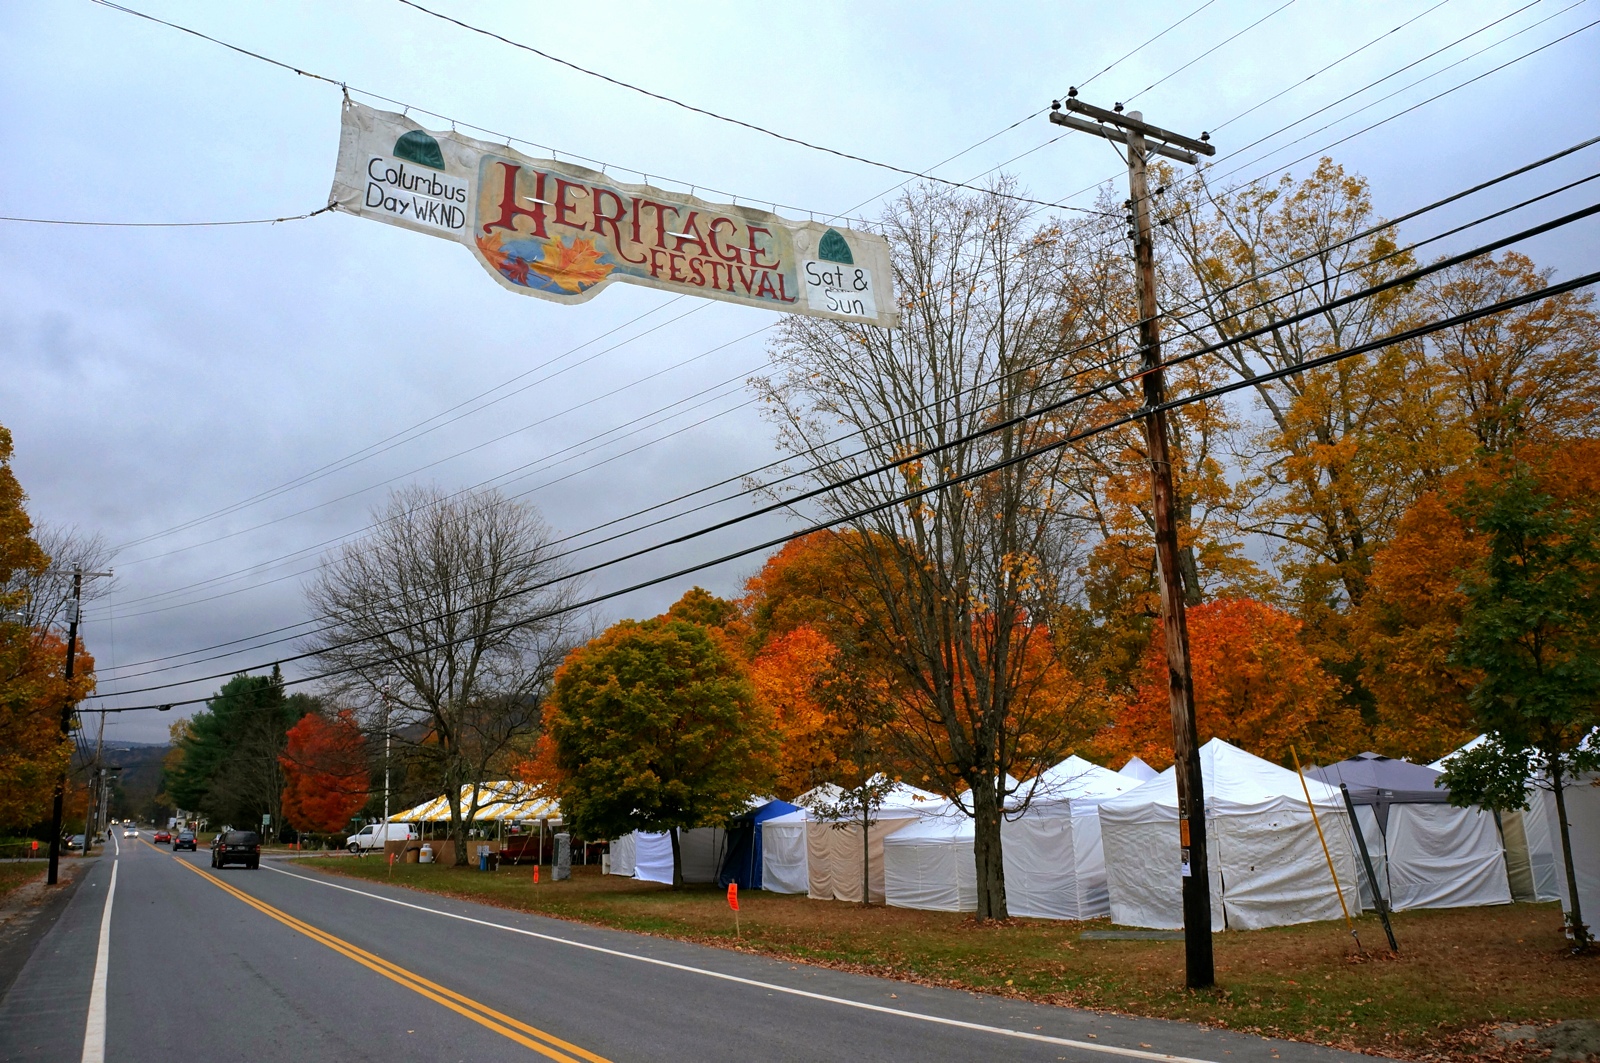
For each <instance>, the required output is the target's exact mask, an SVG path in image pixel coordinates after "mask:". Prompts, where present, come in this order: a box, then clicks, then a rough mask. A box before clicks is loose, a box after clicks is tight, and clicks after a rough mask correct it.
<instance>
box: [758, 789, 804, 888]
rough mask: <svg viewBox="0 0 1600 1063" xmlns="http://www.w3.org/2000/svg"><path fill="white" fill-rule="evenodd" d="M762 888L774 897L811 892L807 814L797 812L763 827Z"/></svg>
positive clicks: (799, 810)
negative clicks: (807, 861) (807, 859)
mask: <svg viewBox="0 0 1600 1063" xmlns="http://www.w3.org/2000/svg"><path fill="white" fill-rule="evenodd" d="M760 830H761V888H762V889H764V890H768V891H770V892H772V893H805V892H807V891H808V890H809V889H810V888H811V876H810V871H809V869H808V868H807V866H806V810H805V809H804V808H800V809H796V810H795V811H793V812H786V813H784V814H783V815H781V816H774V817H773V818H771V819H769V820H767V821H766V822H764V823H762V824H761V826H760Z"/></svg>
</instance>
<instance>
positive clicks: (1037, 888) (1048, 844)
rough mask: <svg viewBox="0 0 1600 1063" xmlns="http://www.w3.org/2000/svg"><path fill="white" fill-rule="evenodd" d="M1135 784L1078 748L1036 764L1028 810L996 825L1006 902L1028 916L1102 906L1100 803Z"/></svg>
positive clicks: (1090, 914)
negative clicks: (1044, 765)
mask: <svg viewBox="0 0 1600 1063" xmlns="http://www.w3.org/2000/svg"><path fill="white" fill-rule="evenodd" d="M1135 759H1137V758H1135ZM1130 763H1131V762H1130ZM1139 763H1140V764H1141V765H1143V764H1144V761H1142V760H1141V761H1139ZM1126 770H1127V769H1126V768H1124V769H1123V771H1126ZM1147 770H1148V768H1147ZM1152 774H1153V773H1152ZM1138 785H1139V782H1138V780H1136V779H1134V778H1131V777H1129V776H1127V775H1124V774H1122V773H1120V772H1113V771H1109V770H1107V769H1106V768H1102V767H1100V766H1099V765H1098V764H1092V763H1090V762H1089V761H1087V760H1084V759H1083V758H1082V757H1077V756H1072V757H1068V758H1067V759H1066V760H1064V761H1062V762H1061V763H1060V764H1057V765H1056V766H1055V767H1053V768H1050V769H1049V770H1048V771H1044V772H1041V773H1040V775H1039V778H1038V786H1037V787H1036V789H1035V790H1034V792H1033V796H1032V800H1031V802H1030V803H1029V806H1028V809H1027V811H1025V812H1024V813H1023V814H1022V815H1021V816H1019V817H1017V818H1016V819H1007V820H1006V821H1005V822H1003V823H1002V824H1001V825H1000V840H1001V854H1002V856H1003V857H1004V860H1005V869H1006V909H1007V910H1008V911H1009V912H1010V913H1011V914H1012V915H1014V916H1019V917H1026V918H1033V919H1093V918H1095V917H1096V916H1101V915H1105V914H1107V913H1108V912H1109V911H1110V910H1111V905H1110V901H1109V898H1108V896H1107V893H1106V860H1105V850H1104V847H1103V846H1102V844H1101V837H1100V816H1099V811H1100V803H1101V802H1102V801H1105V800H1108V799H1110V798H1112V797H1115V796H1117V795H1118V794H1121V793H1126V792H1127V791H1130V790H1132V789H1134V788H1135V787H1136V786H1138ZM968 862H969V863H970V862H971V861H970V860H969V861H968Z"/></svg>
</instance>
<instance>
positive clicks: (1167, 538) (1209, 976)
mask: <svg viewBox="0 0 1600 1063" xmlns="http://www.w3.org/2000/svg"><path fill="white" fill-rule="evenodd" d="M1077 95H1078V90H1077V89H1072V90H1070V91H1069V92H1068V93H1067V99H1066V101H1065V103H1066V108H1067V110H1069V111H1075V112H1077V114H1081V115H1084V116H1086V118H1092V119H1094V121H1092V122H1091V121H1086V120H1085V118H1078V117H1075V116H1074V115H1070V114H1063V113H1062V111H1061V106H1062V104H1061V103H1060V102H1056V103H1052V104H1051V108H1050V121H1052V122H1054V123H1055V124H1056V125H1063V126H1066V127H1067V128H1069V129H1076V130H1078V131H1079V132H1083V133H1092V134H1094V135H1095V136H1098V137H1104V138H1105V139H1107V140H1110V141H1114V142H1116V143H1119V144H1125V145H1127V148H1128V206H1129V208H1130V210H1131V211H1132V214H1133V262H1134V279H1135V288H1136V291H1137V293H1138V297H1139V349H1140V355H1141V369H1142V376H1143V379H1144V408H1145V416H1144V429H1145V439H1146V442H1147V445H1148V446H1149V449H1150V487H1151V495H1152V497H1153V513H1154V517H1155V526H1156V527H1155V532H1156V565H1157V568H1158V570H1159V571H1158V575H1159V577H1160V583H1161V629H1162V631H1163V633H1164V635H1165V638H1166V650H1167V679H1168V697H1169V700H1170V702H1171V705H1172V763H1173V766H1174V768H1176V771H1175V772H1174V774H1175V775H1176V776H1177V782H1178V845H1179V852H1180V861H1181V874H1182V881H1183V940H1184V960H1185V964H1184V967H1185V981H1186V982H1187V984H1188V986H1189V988H1190V989H1208V988H1210V987H1211V986H1212V985H1213V984H1215V981H1216V972H1215V967H1214V964H1213V962H1212V955H1211V880H1210V875H1209V870H1210V860H1209V859H1208V857H1207V853H1206V803H1205V784H1204V781H1203V780H1202V778H1201V771H1200V740H1199V735H1198V734H1197V732H1196V730H1195V720H1194V677H1193V675H1192V673H1191V672H1190V669H1189V623H1188V619H1187V616H1186V613H1185V606H1184V595H1183V578H1182V576H1181V575H1180V573H1179V570H1178V529H1177V525H1176V523H1175V522H1174V519H1173V488H1172V458H1171V446H1170V443H1169V441H1168V437H1167V414H1166V410H1165V409H1164V408H1163V407H1164V405H1165V403H1166V401H1167V385H1166V375H1165V373H1164V372H1163V370H1162V366H1161V328H1160V320H1159V318H1158V310H1157V307H1156V256H1155V240H1154V237H1153V235H1152V232H1151V223H1150V188H1149V182H1148V179H1147V177H1146V173H1145V168H1146V162H1147V161H1148V159H1149V156H1150V155H1152V154H1155V155H1164V156H1166V157H1167V158H1169V159H1177V160H1178V161H1180V162H1186V163H1188V164H1189V165H1191V166H1193V165H1195V164H1196V163H1197V162H1198V161H1199V160H1197V159H1196V158H1195V154H1196V153H1198V154H1201V155H1215V154H1216V151H1217V149H1216V148H1214V147H1212V146H1211V145H1210V144H1208V143H1206V141H1207V140H1209V139H1210V138H1209V136H1208V135H1207V134H1204V133H1202V134H1201V139H1200V140H1193V139H1191V138H1189V137H1184V136H1179V135H1178V134H1177V133H1172V132H1169V131H1167V130H1165V129H1162V128H1161V127H1160V126H1153V125H1150V124H1148V123H1146V122H1145V121H1144V116H1143V115H1141V114H1140V113H1139V112H1138V111H1130V112H1129V113H1127V114H1123V113H1122V105H1121V104H1120V103H1119V104H1117V106H1116V109H1115V110H1112V111H1107V110H1105V109H1104V108H1101V107H1093V106H1090V105H1089V104H1087V103H1083V102H1081V101H1080V100H1078V99H1077Z"/></svg>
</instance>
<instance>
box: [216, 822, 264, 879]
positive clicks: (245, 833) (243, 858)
mask: <svg viewBox="0 0 1600 1063" xmlns="http://www.w3.org/2000/svg"><path fill="white" fill-rule="evenodd" d="M229 864H243V865H244V866H245V867H248V868H251V869H252V870H254V869H255V868H258V867H260V866H261V835H259V834H257V833H256V832H255V831H253V830H225V831H223V832H221V833H220V834H218V835H217V836H216V838H214V839H213V840H212V842H211V866H212V867H227V866H228V865H229Z"/></svg>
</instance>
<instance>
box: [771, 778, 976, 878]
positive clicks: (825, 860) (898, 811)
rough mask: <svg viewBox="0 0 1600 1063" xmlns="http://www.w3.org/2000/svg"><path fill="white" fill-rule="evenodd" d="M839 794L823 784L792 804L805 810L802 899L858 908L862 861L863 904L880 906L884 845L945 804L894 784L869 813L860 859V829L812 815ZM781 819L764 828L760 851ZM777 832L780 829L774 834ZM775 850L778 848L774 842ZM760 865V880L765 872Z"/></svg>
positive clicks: (786, 857)
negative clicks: (870, 818)
mask: <svg viewBox="0 0 1600 1063" xmlns="http://www.w3.org/2000/svg"><path fill="white" fill-rule="evenodd" d="M840 794H842V791H840V789H838V788H837V786H832V784H826V786H819V788H816V789H813V791H811V792H808V794H805V796H802V797H797V799H795V804H798V805H802V807H805V808H806V812H805V858H806V897H810V898H811V900H822V901H854V903H861V861H862V860H866V861H867V898H869V900H870V901H872V903H877V905H882V903H883V897H885V895H883V839H885V837H888V836H890V834H894V832H896V831H901V829H904V828H906V826H909V824H912V823H915V821H917V820H922V818H923V816H925V815H930V813H934V812H939V810H941V808H942V807H944V805H946V804H949V802H946V800H944V799H942V797H939V796H938V794H930V792H928V791H925V789H917V788H915V786H907V784H906V783H898V784H896V786H894V788H893V789H891V791H890V792H888V794H886V796H885V797H883V802H882V804H880V805H878V808H877V810H875V812H874V823H872V829H870V831H869V832H867V839H866V840H867V844H866V853H862V839H861V824H859V823H840V821H832V820H826V818H822V816H819V815H816V812H813V808H814V807H818V805H827V804H832V802H837V800H838V797H840ZM784 818H786V816H778V818H776V820H771V821H768V823H766V824H763V836H762V839H763V845H771V842H773V840H774V832H773V831H770V829H768V828H771V826H773V824H774V823H778V824H782V821H784ZM781 831H782V826H779V832H781ZM779 844H782V839H781V836H779ZM781 858H782V860H792V853H789V852H787V850H786V852H784V853H781ZM771 866H773V864H771V863H763V880H765V872H766V868H771Z"/></svg>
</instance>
